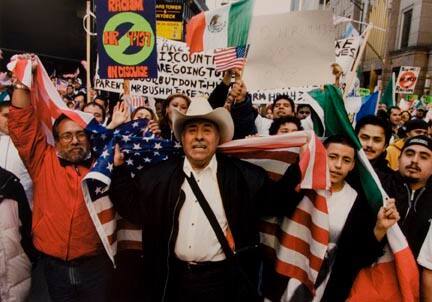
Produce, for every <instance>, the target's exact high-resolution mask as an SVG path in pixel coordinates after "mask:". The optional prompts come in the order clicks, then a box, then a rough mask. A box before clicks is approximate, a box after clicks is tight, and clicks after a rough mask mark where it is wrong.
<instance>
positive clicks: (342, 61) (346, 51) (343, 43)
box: [335, 36, 361, 73]
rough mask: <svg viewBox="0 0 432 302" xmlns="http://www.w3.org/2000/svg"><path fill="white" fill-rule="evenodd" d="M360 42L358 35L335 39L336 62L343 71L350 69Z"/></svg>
mask: <svg viewBox="0 0 432 302" xmlns="http://www.w3.org/2000/svg"><path fill="white" fill-rule="evenodd" d="M360 42H361V37H360V36H359V37H351V38H347V39H341V40H336V41H335V53H336V63H337V64H339V65H340V66H341V67H342V70H343V72H344V73H346V72H348V71H350V70H351V68H352V65H353V64H354V60H355V58H356V57H357V52H358V49H359V47H360Z"/></svg>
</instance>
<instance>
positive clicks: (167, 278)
mask: <svg viewBox="0 0 432 302" xmlns="http://www.w3.org/2000/svg"><path fill="white" fill-rule="evenodd" d="M181 191H182V190H181V188H180V191H179V195H178V198H177V201H176V203H175V205H174V211H173V216H172V227H171V232H170V235H169V238H168V253H167V261H166V264H167V274H166V278H165V285H164V291H163V295H162V302H165V299H166V291H167V287H168V280H169V273H170V265H169V263H170V244H171V240H172V237H173V235H174V226H175V217H176V212H177V207H178V204H179V202H180V197H181Z"/></svg>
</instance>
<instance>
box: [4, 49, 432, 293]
mask: <svg viewBox="0 0 432 302" xmlns="http://www.w3.org/2000/svg"><path fill="white" fill-rule="evenodd" d="M25 58H28V59H30V58H31V57H29V56H26V57H25ZM33 68H34V69H36V68H37V64H36V63H34V67H33ZM246 84H247V83H244V82H243V81H242V79H241V78H240V73H239V71H238V70H230V71H227V72H225V75H224V78H223V80H222V81H221V83H220V84H219V85H218V86H217V87H216V88H215V90H214V91H213V92H212V94H211V95H210V96H209V98H208V101H207V100H202V99H199V100H198V99H191V98H189V97H188V96H186V95H182V94H175V95H171V96H169V97H167V98H166V99H163V100H160V101H159V102H158V106H159V105H161V108H160V110H156V108H150V107H149V106H139V107H137V108H131V104H130V103H128V101H127V96H125V97H121V96H113V95H111V96H108V97H107V96H101V95H99V94H98V92H96V91H94V90H90V91H87V90H86V88H85V87H83V86H82V83H81V81H79V80H78V79H75V80H71V81H70V82H69V83H68V85H67V87H66V89H65V90H61V91H59V92H60V94H61V95H62V98H63V101H64V102H65V105H66V106H67V107H69V108H71V109H74V110H81V111H83V112H87V113H90V114H92V115H93V116H94V118H95V120H96V121H97V122H98V123H100V124H101V125H104V126H105V127H106V128H107V129H116V128H117V127H119V126H120V125H122V124H124V123H126V122H128V121H131V120H138V119H147V120H148V121H149V122H148V124H147V127H148V130H149V131H150V132H151V133H152V135H153V136H155V137H160V138H163V139H166V140H171V141H173V142H176V143H180V144H181V145H182V147H183V152H184V156H183V157H179V158H176V159H175V160H169V161H167V162H163V163H160V164H156V165H154V166H152V167H150V168H148V169H144V170H143V171H142V173H141V174H139V175H137V176H136V177H135V178H134V179H132V178H131V177H130V174H129V173H127V172H126V171H125V161H124V154H123V153H122V151H121V150H120V148H119V147H118V146H117V147H116V151H115V155H114V175H113V179H112V184H111V189H110V193H109V195H110V198H111V200H112V202H113V203H114V205H115V208H116V210H117V211H118V213H119V214H120V215H121V216H122V217H123V218H125V219H126V220H128V221H129V222H130V223H132V224H134V225H135V226H137V227H138V228H142V229H143V235H142V250H141V251H129V252H123V253H119V254H118V259H117V260H118V262H117V266H116V267H114V266H113V264H112V262H111V260H110V259H109V257H108V256H107V254H106V252H105V250H104V247H103V244H102V241H101V239H100V237H99V235H98V232H97V230H96V227H95V225H94V223H93V221H92V219H91V216H90V213H89V211H88V209H87V207H86V205H85V201H84V197H83V192H82V187H81V181H82V180H83V178H84V177H85V176H86V174H87V173H88V172H89V170H90V168H91V166H92V164H93V163H94V161H95V158H94V157H93V156H92V152H91V149H92V145H91V142H90V139H89V137H88V134H87V133H86V131H85V129H84V128H83V127H82V126H80V125H79V124H77V123H76V122H74V121H73V120H71V119H69V118H68V117H66V116H65V115H61V116H60V117H59V118H58V119H57V120H55V121H54V122H53V126H52V135H53V137H54V145H50V144H49V143H48V142H47V140H46V136H45V133H44V131H45V130H46V129H43V128H42V126H41V124H40V123H39V121H38V120H37V115H36V113H35V108H34V107H33V105H32V102H31V98H30V92H31V91H30V89H31V88H30V87H27V86H25V85H24V84H23V83H21V82H20V81H18V80H15V81H14V82H13V84H12V85H10V86H6V85H1V86H0V91H1V92H6V93H3V95H4V96H5V97H3V98H2V100H1V102H0V167H1V169H0V264H1V265H2V268H1V269H0V300H1V301H25V300H26V299H27V298H28V294H29V291H30V286H31V273H32V266H33V267H35V266H41V267H42V268H43V271H44V275H43V276H44V278H45V280H46V284H47V287H48V292H49V296H50V299H51V300H52V301H262V300H263V299H264V297H265V299H267V301H346V299H347V298H348V296H349V293H350V289H351V287H352V285H353V282H354V280H355V278H356V276H357V274H358V272H359V271H360V270H361V269H362V268H365V267H368V266H370V265H372V264H373V263H374V262H376V261H377V259H378V258H379V257H380V256H381V255H382V254H383V249H384V246H385V243H386V232H387V230H388V229H389V228H390V227H391V226H393V225H394V224H395V223H399V225H400V227H401V229H402V231H403V233H404V235H405V236H406V238H407V240H408V243H409V246H410V248H411V250H412V252H413V254H414V256H415V258H416V259H418V267H419V269H420V272H421V276H422V277H421V293H422V295H421V299H423V301H432V231H430V232H429V226H430V221H431V219H432V203H431V199H432V183H431V182H432V180H431V175H432V138H431V135H432V124H431V121H427V120H425V117H426V112H425V108H417V109H414V110H413V111H402V110H401V109H400V108H399V107H396V106H395V107H391V108H388V109H387V108H386V109H385V110H384V109H381V110H380V111H379V112H377V114H376V115H370V116H366V117H364V118H363V119H361V120H360V121H358V122H357V123H356V125H355V133H356V134H357V136H358V138H359V140H360V143H361V145H362V148H363V150H364V151H365V154H366V156H367V159H368V160H369V161H370V163H371V165H372V167H373V168H374V170H375V171H376V173H377V175H378V177H379V179H380V181H381V183H382V185H383V188H384V189H385V190H386V192H387V193H388V194H389V196H390V199H389V200H387V202H386V205H385V206H383V207H381V208H380V209H379V212H378V214H376V213H374V212H373V210H372V209H371V208H370V207H369V206H368V203H367V202H366V197H365V194H364V192H362V190H361V188H360V187H359V184H358V179H356V177H355V176H354V175H352V171H353V170H354V167H355V165H356V162H357V161H358V158H357V156H356V146H355V144H354V142H352V141H351V140H350V139H349V138H348V137H346V136H344V135H343V134H339V135H333V136H330V137H328V138H326V139H325V140H323V143H324V146H325V148H326V151H327V160H328V169H329V170H328V171H329V175H330V182H331V192H332V194H331V196H330V197H329V198H328V199H327V207H328V215H329V222H330V225H329V234H330V238H329V245H328V249H327V253H326V258H325V260H324V262H323V264H322V266H321V269H320V271H319V274H318V277H317V281H316V284H315V288H316V291H315V295H312V293H311V292H310V291H308V290H307V289H306V288H302V287H297V286H296V287H295V290H291V289H292V288H294V286H295V285H296V284H295V280H294V279H293V280H290V279H289V278H287V277H284V276H282V275H278V274H277V273H276V272H275V271H274V270H273V269H272V268H271V267H266V266H265V265H264V266H262V265H261V264H262V261H261V257H260V253H259V250H258V249H257V246H258V245H259V234H258V231H257V229H256V223H257V221H258V219H259V218H260V217H264V216H268V215H272V216H287V217H289V216H290V215H292V213H293V211H294V209H295V208H296V206H297V205H298V203H299V202H300V200H301V199H302V197H303V196H302V193H301V192H298V191H297V190H296V187H297V185H298V184H299V182H300V179H301V173H300V169H299V165H298V163H297V162H296V163H293V164H292V165H291V166H290V167H289V168H288V169H287V171H286V172H285V174H284V175H283V176H282V178H281V179H280V180H278V181H277V182H276V181H274V180H272V179H271V178H269V176H268V175H267V173H266V172H265V171H264V170H263V169H261V168H258V167H257V166H254V165H252V164H250V163H247V162H245V161H241V160H239V159H235V158H232V157H229V156H226V155H222V154H219V153H218V152H216V149H217V146H218V145H219V144H222V143H225V142H229V141H231V140H233V139H242V138H249V137H256V136H269V135H283V134H286V133H291V132H295V131H302V130H312V129H313V128H314V127H313V126H314V124H313V123H314V122H313V119H312V115H313V114H314V112H313V109H312V107H311V105H310V104H307V103H302V104H297V106H296V104H295V102H294V101H293V100H292V99H291V98H290V97H288V96H286V95H280V96H278V97H277V98H275V99H274V101H273V103H272V104H271V105H269V106H267V107H266V108H265V112H263V114H261V113H260V112H259V111H258V110H257V108H255V107H254V105H253V104H252V99H251V96H250V94H248V91H247V86H246ZM87 93H89V94H91V98H90V99H91V102H88V101H87V99H88V98H87ZM156 97H157V96H156ZM234 254H235V257H234ZM234 258H235V259H236V260H235V261H233V260H232V259H234ZM267 274H271V275H273V277H272V278H262V277H263V276H265V275H267ZM269 282H270V283H277V286H275V284H269Z"/></svg>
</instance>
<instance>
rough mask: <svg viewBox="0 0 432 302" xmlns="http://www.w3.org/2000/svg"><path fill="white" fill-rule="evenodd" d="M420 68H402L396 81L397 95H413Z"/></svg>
mask: <svg viewBox="0 0 432 302" xmlns="http://www.w3.org/2000/svg"><path fill="white" fill-rule="evenodd" d="M419 73H420V67H410V66H402V67H401V69H400V71H399V75H398V78H397V81H396V93H400V94H413V93H414V89H415V85H416V83H417V79H418V76H419Z"/></svg>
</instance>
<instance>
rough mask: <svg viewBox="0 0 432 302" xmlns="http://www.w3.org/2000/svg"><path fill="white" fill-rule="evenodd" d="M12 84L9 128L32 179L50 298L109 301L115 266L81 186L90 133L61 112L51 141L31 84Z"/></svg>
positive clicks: (36, 238) (36, 235) (36, 236)
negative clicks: (38, 114) (34, 103)
mask: <svg viewBox="0 0 432 302" xmlns="http://www.w3.org/2000/svg"><path fill="white" fill-rule="evenodd" d="M14 86H15V89H14V92H13V96H12V106H11V109H10V115H9V116H10V118H9V132H10V136H11V138H12V140H13V142H14V143H15V146H16V147H17V149H18V151H19V154H20V156H21V158H22V159H23V162H24V163H25V165H26V167H27V169H28V171H29V174H30V176H31V178H32V180H33V188H34V198H33V215H32V217H33V223H32V234H33V243H34V245H35V247H36V249H37V250H38V251H40V252H41V254H42V257H41V264H42V266H43V268H44V271H45V278H46V281H47V285H48V291H49V294H50V296H51V300H52V301H92V302H95V301H107V300H108V294H107V292H108V289H109V287H110V281H111V276H112V272H113V267H112V264H111V261H110V260H109V258H108V256H107V255H106V253H105V252H104V249H103V246H102V243H101V241H100V239H99V236H98V234H97V232H96V228H95V226H94V224H93V222H92V219H91V218H90V215H89V212H88V210H87V207H86V205H85V202H84V198H83V192H82V189H81V180H82V179H83V177H84V176H85V175H86V174H87V173H88V171H89V168H90V165H91V164H92V158H91V153H90V143H89V139H88V137H87V135H86V133H85V132H84V129H83V128H82V127H81V126H79V125H78V124H76V123H75V122H73V121H72V120H70V119H69V118H67V117H66V116H64V115H62V116H60V117H59V118H58V119H57V120H56V121H55V122H54V124H53V137H54V141H55V144H54V146H52V145H50V144H48V142H47V140H46V136H45V132H44V131H46V129H43V128H42V126H41V124H40V123H39V121H38V119H37V118H36V114H35V109H34V108H33V106H32V104H31V102H30V89H29V88H28V87H26V86H24V85H23V84H22V83H19V82H18V83H15V85H14Z"/></svg>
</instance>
